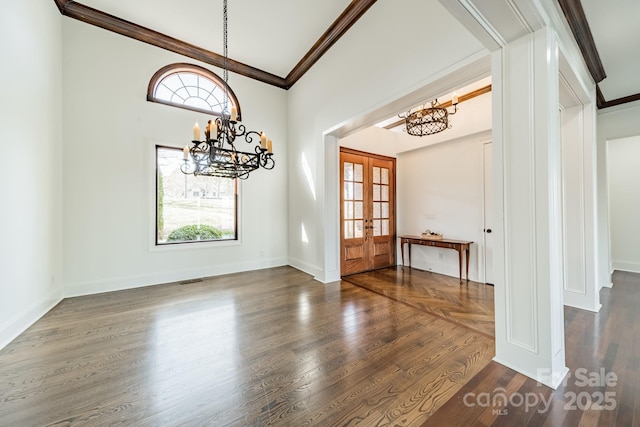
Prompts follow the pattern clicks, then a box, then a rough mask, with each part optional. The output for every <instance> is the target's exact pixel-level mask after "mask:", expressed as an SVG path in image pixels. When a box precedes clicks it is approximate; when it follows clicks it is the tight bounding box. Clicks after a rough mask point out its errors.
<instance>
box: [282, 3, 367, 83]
mask: <svg viewBox="0 0 640 427" xmlns="http://www.w3.org/2000/svg"><path fill="white" fill-rule="evenodd" d="M376 1H377V0H353V1H352V2H351V3H350V4H349V6H347V8H346V9H345V10H344V11H343V12H342V13H341V14H340V16H339V17H338V19H336V20H335V21H334V22H333V24H331V26H330V27H329V28H328V29H327V31H325V32H324V34H322V36H320V38H319V39H318V41H316V42H315V44H314V45H313V46H312V47H311V49H309V51H308V52H307V53H306V54H305V55H304V56H303V57H302V59H301V60H300V61H299V62H298V63H297V64H296V65H295V67H293V69H292V70H291V72H289V74H288V75H287V78H286V81H287V86H288V87H287V89H288V88H289V87H291V86H293V85H294V84H295V83H296V82H297V81H298V80H300V78H301V77H302V76H303V75H304V74H305V73H306V72H307V71H309V69H311V67H312V66H313V65H314V64H315V63H316V62H317V61H318V60H319V59H320V58H321V57H322V55H324V54H325V53H327V51H328V50H329V49H330V48H331V46H333V45H334V44H335V42H337V41H338V40H339V39H340V37H342V36H343V35H344V34H345V33H346V32H347V31H348V30H349V28H351V27H352V26H353V24H355V23H356V22H357V21H358V19H360V18H361V17H362V16H363V15H364V14H365V12H366V11H367V10H369V8H370V7H371V6H373V4H374V3H375V2H376Z"/></svg>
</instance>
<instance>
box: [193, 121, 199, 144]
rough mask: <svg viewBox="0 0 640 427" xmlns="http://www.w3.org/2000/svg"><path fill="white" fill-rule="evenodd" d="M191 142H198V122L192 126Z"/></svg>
mask: <svg viewBox="0 0 640 427" xmlns="http://www.w3.org/2000/svg"><path fill="white" fill-rule="evenodd" d="M193 140H194V141H200V125H199V124H198V122H196V124H195V125H193Z"/></svg>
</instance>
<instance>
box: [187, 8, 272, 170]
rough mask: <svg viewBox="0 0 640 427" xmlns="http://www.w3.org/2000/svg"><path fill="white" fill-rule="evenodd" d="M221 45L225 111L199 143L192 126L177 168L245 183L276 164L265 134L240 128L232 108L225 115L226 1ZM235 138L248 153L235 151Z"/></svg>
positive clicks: (198, 134) (235, 112)
mask: <svg viewBox="0 0 640 427" xmlns="http://www.w3.org/2000/svg"><path fill="white" fill-rule="evenodd" d="M223 41H224V91H225V98H224V108H223V111H222V113H221V115H220V117H218V118H216V119H215V120H209V122H208V123H207V126H206V128H205V132H204V134H205V140H204V141H201V140H200V126H199V125H198V123H196V124H195V126H194V127H193V140H192V141H191V142H192V144H193V145H192V146H191V147H189V146H188V145H187V146H185V147H184V150H183V151H184V164H183V165H182V166H180V170H181V171H182V173H184V174H187V175H204V176H217V177H222V178H232V179H234V178H239V179H247V178H248V177H249V173H251V172H253V171H254V170H256V169H258V168H260V167H262V168H264V169H273V167H274V166H275V160H274V159H273V145H272V144H273V143H272V141H271V140H270V139H267V136H266V135H265V134H264V132H256V131H248V130H247V129H246V127H245V126H244V125H243V124H241V123H240V124H239V123H238V120H237V118H238V117H237V115H238V113H237V109H236V108H235V107H232V108H231V112H229V111H228V103H229V96H228V94H229V84H228V80H229V69H228V47H227V0H224V1H223ZM236 138H243V139H244V141H245V142H246V143H247V144H249V150H248V151H240V150H238V149H237V148H236V145H235V141H236ZM258 141H259V143H258ZM254 143H255V145H254ZM189 156H191V161H189Z"/></svg>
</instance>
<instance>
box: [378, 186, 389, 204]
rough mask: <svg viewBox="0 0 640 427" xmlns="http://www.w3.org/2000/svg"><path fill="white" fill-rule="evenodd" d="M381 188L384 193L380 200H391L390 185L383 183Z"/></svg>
mask: <svg viewBox="0 0 640 427" xmlns="http://www.w3.org/2000/svg"><path fill="white" fill-rule="evenodd" d="M381 187H382V188H381V190H382V194H381V195H380V198H379V199H378V200H382V201H383V202H388V201H389V186H387V185H381Z"/></svg>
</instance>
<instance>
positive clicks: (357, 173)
mask: <svg viewBox="0 0 640 427" xmlns="http://www.w3.org/2000/svg"><path fill="white" fill-rule="evenodd" d="M362 170H363V169H362V165H361V164H357V163H356V165H355V168H354V175H353V180H354V181H358V182H362V181H363V180H364V177H363V176H362Z"/></svg>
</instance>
